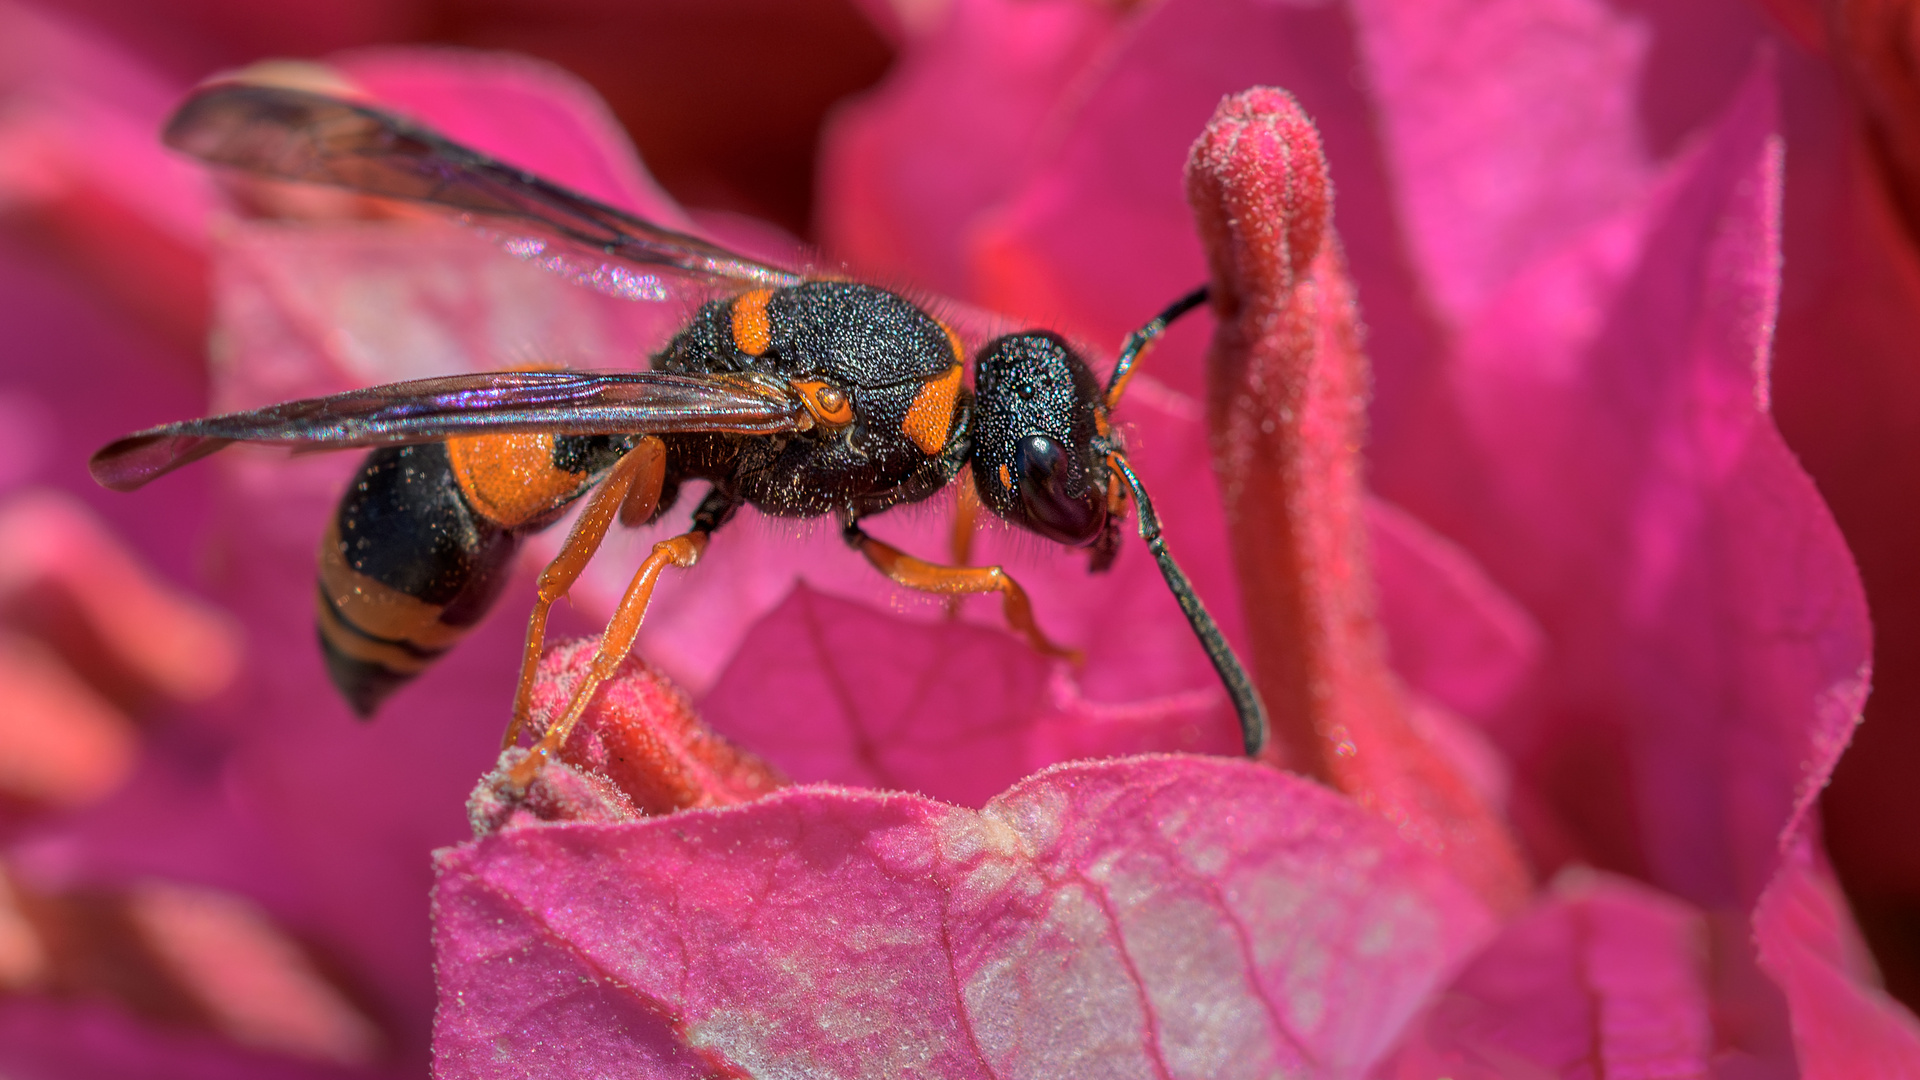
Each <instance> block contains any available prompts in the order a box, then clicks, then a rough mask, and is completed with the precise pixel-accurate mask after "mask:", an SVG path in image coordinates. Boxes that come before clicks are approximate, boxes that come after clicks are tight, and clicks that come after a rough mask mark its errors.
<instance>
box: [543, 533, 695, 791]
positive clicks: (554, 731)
mask: <svg viewBox="0 0 1920 1080" xmlns="http://www.w3.org/2000/svg"><path fill="white" fill-rule="evenodd" d="M707 533H708V530H706V529H702V528H698V527H696V528H695V529H694V531H692V532H689V533H683V534H682V535H680V536H676V537H674V538H673V539H671V540H662V541H660V542H659V543H657V544H655V545H653V554H651V555H648V556H647V560H646V561H645V562H643V563H641V564H640V569H639V571H638V572H637V573H635V574H634V575H633V583H632V584H631V585H628V586H627V594H626V595H625V596H623V597H621V598H620V606H619V607H618V608H616V609H615V610H614V613H613V621H611V622H609V623H608V624H607V632H606V633H605V634H603V635H601V638H600V650H599V651H598V652H596V653H595V654H594V656H593V663H592V664H590V665H589V666H588V668H587V670H586V672H585V673H584V674H583V675H582V676H581V678H580V683H579V685H577V686H575V687H574V688H573V700H571V701H569V702H567V708H566V711H565V712H563V713H561V714H560V717H559V719H557V720H555V721H553V722H552V723H550V724H548V725H547V733H546V734H545V735H543V736H541V737H540V741H539V742H537V743H535V744H534V747H533V752H532V753H531V754H529V755H528V756H527V757H526V758H525V759H524V760H523V761H521V762H520V764H518V765H516V766H514V769H513V773H512V776H511V779H512V782H513V783H514V784H515V785H516V786H518V787H521V788H525V787H526V786H527V785H528V784H529V783H531V782H532V781H533V776H534V773H536V772H538V771H539V769H540V766H541V765H543V764H545V763H546V762H547V761H550V760H552V759H553V758H554V757H555V756H556V755H557V754H558V753H559V751H560V747H562V746H564V745H565V744H566V741H567V736H568V735H569V734H571V733H572V732H573V725H575V724H577V723H579V722H580V716H581V714H583V713H585V712H586V711H587V705H588V703H590V702H591V701H592V700H593V695H594V692H595V691H597V690H599V689H600V684H601V683H603V682H606V681H607V679H609V678H611V677H612V676H613V672H614V669H616V668H618V667H619V666H620V661H622V660H625V659H626V658H627V653H628V651H629V650H631V649H632V648H633V639H634V638H636V637H639V636H640V620H641V619H642V618H644V617H645V616H646V614H647V604H648V602H650V601H651V600H652V599H653V587H654V585H655V584H657V583H658V582H659V580H660V574H661V572H662V571H664V570H666V568H667V567H668V566H669V565H672V566H681V567H686V566H692V565H693V564H694V563H697V562H699V561H700V553H701V552H703V551H705V550H706V549H707Z"/></svg>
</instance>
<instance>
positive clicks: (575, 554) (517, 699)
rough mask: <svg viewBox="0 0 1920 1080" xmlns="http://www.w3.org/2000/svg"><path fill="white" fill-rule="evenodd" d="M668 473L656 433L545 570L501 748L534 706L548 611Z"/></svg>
mask: <svg viewBox="0 0 1920 1080" xmlns="http://www.w3.org/2000/svg"><path fill="white" fill-rule="evenodd" d="M666 474H667V447H666V444H665V443H663V442H661V441H660V440H659V439H657V438H655V437H653V436H651V435H650V436H648V437H646V438H644V439H641V440H640V442H639V444H638V445H636V446H635V447H634V448H633V449H632V450H629V451H627V453H626V454H625V456H623V457H621V459H620V460H619V461H618V462H616V463H615V464H614V466H613V470H612V471H611V472H609V473H608V474H607V477H606V479H604V480H602V481H600V486H599V487H598V488H596V489H594V492H593V495H592V497H591V498H590V499H589V500H588V502H587V506H586V509H584V510H582V511H580V517H579V518H578V519H576V520H575V521H574V523H573V531H572V532H570V533H568V534H567V542H566V543H564V544H561V545H560V554H558V555H555V556H554V557H553V561H552V562H550V563H548V564H547V568H546V569H545V570H542V571H540V584H539V586H538V589H539V595H538V596H537V597H536V598H535V599H534V602H533V615H532V616H531V617H530V618H528V619H527V648H526V652H525V653H523V654H521V657H520V685H519V688H518V689H517V690H515V691H514V695H513V722H512V723H510V724H508V725H507V733H506V735H505V737H503V738H502V739H501V740H500V747H501V749H503V750H504V749H506V748H507V747H509V746H512V745H513V743H514V740H515V739H518V738H519V737H520V732H521V731H522V730H523V729H525V727H526V725H527V713H528V710H529V708H530V707H531V705H532V702H533V676H534V673H535V672H536V671H537V670H539V667H540V653H541V651H542V650H543V649H545V648H546V644H547V613H548V612H550V611H552V610H553V604H554V601H556V600H558V599H560V598H561V597H563V596H565V595H567V590H569V589H571V588H573V583H574V582H576V581H578V580H580V574H581V573H582V572H583V571H585V570H586V568H587V563H588V562H589V561H590V560H591V559H592V558H593V553H594V552H596V551H598V550H599V549H600V542H601V541H602V540H605V539H606V537H607V527H608V526H609V525H612V524H613V518H614V514H615V512H616V511H621V512H622V513H621V518H622V520H623V521H624V520H625V516H626V515H625V513H624V512H623V511H624V508H625V507H626V506H627V505H628V504H629V503H633V502H635V501H638V500H641V499H644V498H646V497H647V496H646V493H647V492H649V491H651V492H652V498H654V499H658V498H659V497H660V485H661V483H662V482H663V481H664V479H665V477H666ZM652 512H653V508H652V507H651V506H649V507H647V513H649V514H651V513H652Z"/></svg>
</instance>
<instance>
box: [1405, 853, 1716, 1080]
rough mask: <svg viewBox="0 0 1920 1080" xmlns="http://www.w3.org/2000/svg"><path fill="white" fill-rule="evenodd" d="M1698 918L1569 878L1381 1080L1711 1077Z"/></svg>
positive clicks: (1662, 901)
mask: <svg viewBox="0 0 1920 1080" xmlns="http://www.w3.org/2000/svg"><path fill="white" fill-rule="evenodd" d="M1707 942H1708V934H1707V927H1706V924H1705V920H1704V919H1703V918H1702V917H1701V915H1700V914H1699V913H1698V912H1697V911H1694V910H1693V909H1691V908H1689V907H1688V906H1687V905H1685V904H1682V903H1679V902H1677V901H1675V900H1672V899H1670V898H1668V897H1666V896H1663V895H1661V894H1659V893H1656V892H1654V891H1653V890H1651V889H1647V888H1645V887H1644V886H1640V885H1637V884H1634V883H1632V882H1629V881H1625V880H1622V879H1619V878H1614V877H1608V876H1595V875H1590V874H1583V875H1577V876H1573V877H1570V878H1565V879H1562V880H1561V881H1560V882H1559V883H1558V884H1557V886H1556V888H1555V890H1554V895H1552V896H1550V897H1549V898H1548V899H1546V900H1545V901H1543V902H1542V903H1541V904H1540V905H1539V906H1537V907H1536V908H1535V909H1534V910H1532V911H1530V912H1528V913H1527V914H1526V915H1525V916H1523V917H1522V918H1520V919H1519V920H1517V921H1515V922H1513V923H1511V924H1509V925H1508V926H1507V927H1506V928H1505V929H1504V930H1502V931H1501V932H1500V936H1499V937H1498V938H1496V939H1495V940H1494V942H1493V943H1492V944H1491V945H1489V946H1488V947H1487V948H1486V950H1485V951H1484V952H1482V953H1481V954H1480V955H1479V957H1477V958H1476V959H1475V960H1474V961H1473V963H1472V964H1471V965H1469V966H1468V967H1467V969H1466V970H1465V971H1464V972H1462V973H1461V974H1460V977H1459V978H1457V979H1455V980H1454V982H1453V984H1452V985H1451V986H1449V987H1447V988H1446V989H1445V990H1444V991H1442V992H1441V993H1440V994H1438V995H1437V996H1436V997H1435V998H1434V1001H1433V1004H1432V1005H1430V1006H1429V1008H1428V1011H1427V1013H1426V1014H1425V1015H1424V1016H1422V1017H1421V1018H1420V1020H1419V1021H1418V1022H1417V1023H1416V1024H1415V1025H1414V1027H1413V1029H1412V1031H1411V1032H1410V1034H1409V1036H1408V1039H1407V1042H1406V1043H1405V1044H1404V1045H1403V1046H1402V1047H1401V1048H1400V1049H1399V1051H1398V1052H1397V1053H1396V1054H1395V1055H1394V1059H1393V1061H1392V1062H1391V1064H1390V1065H1388V1066H1386V1067H1383V1068H1382V1069H1380V1070H1379V1071H1378V1072H1376V1073H1375V1075H1376V1076H1378V1077H1381V1078H1382V1080H1385V1078H1388V1077H1393V1078H1403V1080H1416V1078H1420V1080H1425V1078H1428V1077H1434V1076H1449V1077H1453V1078H1454V1080H1495V1078H1501V1080H1533V1078H1536V1077H1538V1078H1541V1080H1544V1078H1547V1077H1567V1078H1569V1080H1571V1078H1575V1077H1595V1078H1597V1077H1649V1078H1651V1077H1665V1076H1705V1075H1709V1074H1710V1072H1711V1069H1712V1066H1713V1065H1715V1064H1718V1062H1716V1060H1715V1051H1716V1049H1718V1047H1717V1046H1716V1039H1715V1031H1714V1019H1715V1017H1714V1015H1713V1000H1712V989H1713V987H1712V985H1711V980H1712V973H1711V971H1710V969H1709V966H1708V955H1707Z"/></svg>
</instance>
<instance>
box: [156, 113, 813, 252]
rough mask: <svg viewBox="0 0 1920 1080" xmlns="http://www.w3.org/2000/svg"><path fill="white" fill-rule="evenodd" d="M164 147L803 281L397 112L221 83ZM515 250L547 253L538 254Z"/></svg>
mask: <svg viewBox="0 0 1920 1080" xmlns="http://www.w3.org/2000/svg"><path fill="white" fill-rule="evenodd" d="M165 139H166V143H167V145H168V146H171V147H173V148H174V149H176V150H181V151H184V152H186V153H189V154H192V155H194V156H195V157H198V158H201V159H202V160H204V161H208V162H211V163H213V164H216V165H225V166H229V167H231V168H236V169H244V170H247V171H249V172H254V173H260V174H263V175H265V176H270V177H274V178H276V179H280V180H295V181H302V182H307V183H316V184H331V185H334V186H336V187H343V188H348V189H350V190H353V191H358V192H362V193H365V194H368V195H380V196H385V197H387V198H395V199H409V200H412V201H414V202H423V203H430V204H432V205H435V206H441V207H445V208H447V209H449V210H454V211H458V212H460V213H464V214H475V215H481V216H485V217H489V218H498V219H505V220H506V221H509V222H513V223H514V224H515V225H516V227H517V229H518V230H519V231H522V232H527V233H531V234H535V238H536V239H537V240H539V241H543V242H546V243H548V244H553V243H557V244H559V245H560V246H562V247H565V248H572V249H574V251H575V253H576V254H584V255H587V256H588V257H590V258H593V259H608V258H611V259H616V260H619V261H622V262H626V263H632V264H637V265H640V266H646V267H652V268H659V269H665V270H670V271H674V272H677V273H682V274H688V275H692V276H696V277H702V278H707V279H721V280H726V281H733V282H739V283H741V284H745V285H752V286H768V287H778V286H785V285H797V284H799V283H800V282H801V281H802V280H804V279H803V278H802V277H801V276H800V275H798V274H795V273H793V272H791V271H789V270H783V269H780V268H778V267H774V266H769V265H767V264H765V263H762V262H759V261H757V260H755V259H750V258H748V257H746V256H745V255H741V254H738V253H736V252H732V251H728V250H727V249H725V248H723V247H720V246H719V245H717V244H713V243H710V242H708V241H706V240H702V239H700V238H699V237H695V236H688V235H686V234H685V233H678V232H674V231H673V230H671V229H666V228H662V227H661V226H659V225H655V224H654V223H652V222H650V221H647V220H645V219H643V218H638V217H635V216H634V215H632V214H629V213H627V212H626V211H624V210H618V209H615V208H614V207H611V206H608V205H607V204H606V203H603V202H600V201H599V200H597V199H593V198H589V197H588V196H586V195H582V194H580V193H579V192H576V191H570V190H568V189H567V188H564V187H562V186H560V185H559V184H556V183H553V182H552V181H549V180H544V179H542V178H540V177H538V176H535V175H534V174H532V173H529V172H526V171H524V170H521V169H517V168H514V167H513V166H511V165H506V164H503V163H501V162H498V161H495V160H494V159H492V158H490V157H488V156H486V155H485V154H482V153H480V152H479V151H477V150H473V149H471V148H469V147H466V146H462V145H460V144H459V143H457V142H454V141H453V140H451V139H449V138H447V137H445V136H444V135H441V134H439V133H438V132H436V131H433V130H431V129H429V128H426V127H423V126H421V125H419V124H415V123H413V122H411V121H408V120H405V119H402V118H401V117H398V116H395V115H393V114H392V113H389V112H385V111H383V110H380V109H376V108H373V107H371V106H368V105H360V104H356V103H354V102H351V101H345V100H342V99H340V98H336V97H330V96H328V95H326V94H317V93H313V92H311V91H306V90H295V89H291V88H287V87H279V86H261V85H255V84H250V83H222V84H217V85H213V86H208V87H204V88H202V89H200V90H198V91H196V92H195V93H194V94H193V96H191V97H189V98H188V99H187V100H186V102H185V103H184V104H182V105H181V106H180V108H179V109H178V110H177V111H175V113H174V114H173V118H172V119H171V120H169V121H168V122H167V128H166V133H165ZM509 247H510V248H511V249H514V250H515V251H516V253H517V254H522V255H526V256H528V257H539V256H541V255H542V254H543V252H541V251H529V250H522V248H523V247H524V245H519V244H515V243H511V242H510V243H509Z"/></svg>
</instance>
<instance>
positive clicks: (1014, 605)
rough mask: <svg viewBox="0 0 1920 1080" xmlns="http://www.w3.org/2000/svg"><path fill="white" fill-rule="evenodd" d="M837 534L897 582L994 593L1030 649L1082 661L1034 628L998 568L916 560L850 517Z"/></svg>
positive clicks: (941, 592) (942, 591)
mask: <svg viewBox="0 0 1920 1080" xmlns="http://www.w3.org/2000/svg"><path fill="white" fill-rule="evenodd" d="M840 534H841V535H842V536H843V537H845V538H846V541H847V543H848V544H849V545H851V546H852V547H854V548H856V549H858V550H859V552H860V554H862V555H865V556H866V557H867V561H868V562H870V563H872V564H873V566H874V569H876V570H878V571H880V572H881V573H883V574H885V575H887V577H888V578H890V579H892V580H893V582H894V583H895V584H897V585H905V586H906V587H907V588H909V589H918V590H919V591H921V592H927V593H934V594H935V595H938V596H970V595H974V594H977V593H991V592H997V593H999V594H1000V595H1001V603H1002V607H1003V609H1004V610H1005V612H1006V616H1007V625H1009V626H1011V627H1013V629H1014V632H1015V633H1018V634H1020V635H1021V636H1023V637H1025V638H1026V639H1027V642H1028V643H1029V644H1031V645H1032V646H1033V648H1034V650H1035V651H1036V652H1041V653H1045V654H1046V655H1048V656H1058V657H1061V658H1062V659H1066V660H1070V661H1072V662H1074V663H1076V664H1077V663H1079V662H1080V661H1081V660H1082V659H1083V656H1082V654H1081V652H1080V650H1078V649H1069V648H1067V647H1065V646H1062V645H1055V644H1054V643H1053V642H1052V641H1050V640H1048V638H1047V635H1045V634H1043V633H1041V632H1040V626H1039V624H1038V623H1036V622H1034V620H1033V604H1032V602H1031V601H1029V600H1028V599H1027V591H1026V590H1025V589H1022V588H1021V587H1020V583H1019V582H1017V581H1015V580H1013V577H1012V575H1010V574H1008V573H1007V572H1006V571H1005V570H1002V569H1001V568H999V567H998V566H942V565H940V564H939V563H930V562H927V561H926V560H924V559H916V558H914V557H913V556H911V555H908V554H906V553H905V552H903V551H901V550H900V549H899V548H897V547H894V546H893V545H892V544H888V543H884V542H882V541H879V540H875V539H874V538H873V537H871V536H868V535H867V533H866V530H864V529H862V528H861V527H860V523H859V522H858V521H856V520H849V521H847V522H846V523H845V524H844V525H842V526H841V527H840Z"/></svg>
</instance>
